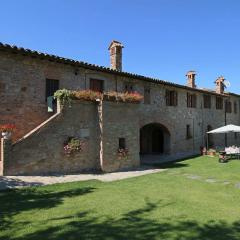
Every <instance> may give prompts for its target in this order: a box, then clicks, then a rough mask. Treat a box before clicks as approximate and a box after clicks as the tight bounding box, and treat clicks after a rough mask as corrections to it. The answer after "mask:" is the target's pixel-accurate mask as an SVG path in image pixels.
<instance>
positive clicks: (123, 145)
mask: <svg viewBox="0 0 240 240" xmlns="http://www.w3.org/2000/svg"><path fill="white" fill-rule="evenodd" d="M118 147H119V149H126V140H125V138H119V143H118Z"/></svg>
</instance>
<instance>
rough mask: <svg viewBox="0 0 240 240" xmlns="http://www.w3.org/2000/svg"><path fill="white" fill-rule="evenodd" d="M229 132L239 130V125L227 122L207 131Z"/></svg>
mask: <svg viewBox="0 0 240 240" xmlns="http://www.w3.org/2000/svg"><path fill="white" fill-rule="evenodd" d="M230 132H234V133H238V132H240V126H236V125H233V124H229V125H226V126H223V127H220V128H216V129H214V130H211V131H209V132H207V133H230Z"/></svg>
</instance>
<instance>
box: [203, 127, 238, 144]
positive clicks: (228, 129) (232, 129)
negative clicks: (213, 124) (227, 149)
mask: <svg viewBox="0 0 240 240" xmlns="http://www.w3.org/2000/svg"><path fill="white" fill-rule="evenodd" d="M231 132H233V133H240V126H236V125H233V124H229V125H226V126H223V127H220V128H216V129H214V130H211V131H209V132H207V134H216V133H231ZM225 144H226V143H225ZM207 148H208V138H207Z"/></svg>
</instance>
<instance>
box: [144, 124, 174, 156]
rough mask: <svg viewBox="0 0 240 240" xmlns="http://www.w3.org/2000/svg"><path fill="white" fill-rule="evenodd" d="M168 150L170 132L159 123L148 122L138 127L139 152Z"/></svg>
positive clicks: (160, 152)
mask: <svg viewBox="0 0 240 240" xmlns="http://www.w3.org/2000/svg"><path fill="white" fill-rule="evenodd" d="M169 152H170V132H169V130H168V129H167V128H166V127H165V126H164V125H162V124H160V123H149V124H146V125H144V126H143V127H142V128H141V129H140V154H141V155H146V154H154V155H157V154H167V153H169Z"/></svg>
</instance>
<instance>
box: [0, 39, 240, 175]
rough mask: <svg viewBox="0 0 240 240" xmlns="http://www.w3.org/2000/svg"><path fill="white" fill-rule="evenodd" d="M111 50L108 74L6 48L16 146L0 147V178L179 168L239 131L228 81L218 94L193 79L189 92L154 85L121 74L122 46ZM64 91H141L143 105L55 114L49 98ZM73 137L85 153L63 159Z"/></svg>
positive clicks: (7, 100)
mask: <svg viewBox="0 0 240 240" xmlns="http://www.w3.org/2000/svg"><path fill="white" fill-rule="evenodd" d="M108 50H109V53H110V63H111V67H110V68H107V67H102V66H97V65H94V64H89V63H85V62H81V61H75V60H71V59H66V58H62V57H58V56H55V55H49V54H44V53H39V52H37V51H32V50H29V49H24V48H18V47H16V46H10V45H7V44H0V99H1V105H0V124H6V123H12V124H15V125H16V127H17V131H16V132H15V133H14V135H13V138H12V140H4V139H2V140H1V161H0V175H21V174H25V175H36V174H51V173H52V174H54V173H65V174H67V173H74V172H84V171H96V170H102V171H104V172H111V171H118V170H120V169H129V168H134V167H138V166H139V165H140V164H142V163H143V162H145V163H146V162H148V161H152V160H154V161H159V162H161V161H165V160H176V159H179V158H181V157H187V156H192V155H195V154H199V152H200V148H201V147H204V146H206V141H207V137H206V132H207V131H208V130H211V129H214V128H217V127H220V126H223V125H225V124H236V125H240V95H238V94H234V93H229V92H226V91H225V90H226V89H225V85H224V81H225V79H224V77H222V76H220V77H218V78H217V79H216V81H215V90H208V89H204V88H198V87H197V86H196V79H195V78H196V73H195V72H194V71H189V72H188V73H187V74H186V85H185V86H184V85H179V84H175V83H172V82H167V81H163V80H159V79H153V78H150V77H145V76H141V75H137V74H132V73H128V72H124V71H122V50H123V45H122V44H121V43H120V42H118V41H112V42H111V44H110V46H109V49H108ZM236 87H239V86H236ZM64 88H65V89H69V90H76V89H91V90H93V91H97V92H103V91H104V92H106V91H116V92H135V91H136V92H138V93H140V94H141V95H143V96H144V98H143V100H142V101H141V103H140V104H135V103H125V102H114V101H105V100H103V101H102V100H100V101H99V100H97V101H95V102H94V101H79V100H76V101H73V102H72V103H71V106H68V104H65V105H64V106H63V105H61V104H59V102H58V105H57V104H56V103H53V106H51V102H49V101H48V100H49V97H50V96H53V94H54V92H55V91H56V90H58V89H64ZM49 104H50V108H51V109H50V111H49ZM69 137H75V138H78V139H81V140H82V141H83V142H84V148H83V150H82V151H81V152H76V153H74V154H72V155H66V154H65V153H64V142H65V141H66V139H68V138H69ZM208 142H209V145H210V146H211V147H223V146H224V143H226V144H228V145H232V144H239V143H240V136H238V135H237V134H228V135H227V136H224V135H215V136H208ZM119 149H123V150H124V149H127V151H126V152H125V153H126V154H125V155H124V156H123V155H119Z"/></svg>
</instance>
